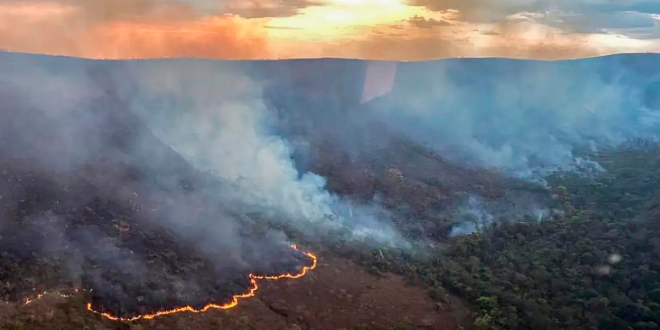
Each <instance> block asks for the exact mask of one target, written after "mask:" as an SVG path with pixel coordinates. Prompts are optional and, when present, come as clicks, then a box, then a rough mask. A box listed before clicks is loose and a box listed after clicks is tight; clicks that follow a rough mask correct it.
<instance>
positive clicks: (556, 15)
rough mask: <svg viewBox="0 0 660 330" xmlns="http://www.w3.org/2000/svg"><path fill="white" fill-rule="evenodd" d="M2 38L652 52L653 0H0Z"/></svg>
mask: <svg viewBox="0 0 660 330" xmlns="http://www.w3.org/2000/svg"><path fill="white" fill-rule="evenodd" d="M0 49H2V50H8V51H19V52H30V53H44V54H55V55H68V56H77V57H85V58H97V59H99V58H106V59H107V58H111V59H127V58H161V57H196V58H216V59H283V58H316V57H342V58H361V59H376V60H403V61H414V60H427V59H434V58H448V57H511V58H529V59H544V60H556V59H569V58H583V57H592V56H598V55H605V54H613V53H626V52H660V0H0Z"/></svg>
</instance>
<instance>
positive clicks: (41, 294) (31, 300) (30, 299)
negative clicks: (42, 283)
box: [23, 289, 78, 306]
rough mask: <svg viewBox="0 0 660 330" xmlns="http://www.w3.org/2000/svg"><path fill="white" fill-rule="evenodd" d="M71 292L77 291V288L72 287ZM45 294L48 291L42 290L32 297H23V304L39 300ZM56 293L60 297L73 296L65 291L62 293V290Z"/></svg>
mask: <svg viewBox="0 0 660 330" xmlns="http://www.w3.org/2000/svg"><path fill="white" fill-rule="evenodd" d="M73 292H78V289H74V290H73ZM47 294H48V291H44V292H42V293H40V294H38V295H37V296H36V297H34V298H25V301H24V302H23V305H24V306H26V305H29V304H31V303H33V302H35V301H37V300H41V298H43V297H44V296H45V295H47ZM57 294H58V295H60V297H62V298H69V297H71V296H73V295H72V294H66V293H62V292H57Z"/></svg>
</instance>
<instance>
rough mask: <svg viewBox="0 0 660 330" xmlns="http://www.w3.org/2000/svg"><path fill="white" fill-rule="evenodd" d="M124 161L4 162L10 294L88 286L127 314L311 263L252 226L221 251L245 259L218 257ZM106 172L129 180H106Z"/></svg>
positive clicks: (98, 305) (3, 262)
mask: <svg viewBox="0 0 660 330" xmlns="http://www.w3.org/2000/svg"><path fill="white" fill-rule="evenodd" d="M106 166H107V168H106ZM119 169H122V166H121V165H119V164H96V165H95V166H86V168H84V169H77V170H76V171H74V172H65V173H44V172H43V171H40V170H38V169H33V168H31V166H30V164H29V163H25V162H22V161H18V160H14V161H12V162H6V161H5V162H4V163H2V164H0V181H1V182H2V195H1V196H2V200H0V208H1V209H2V211H3V215H2V217H3V221H2V226H1V227H0V234H1V235H2V237H1V238H0V251H1V252H0V253H2V258H1V259H0V278H1V279H2V285H1V286H0V296H1V298H2V299H3V300H6V301H22V300H24V299H26V298H32V297H33V296H34V295H35V293H38V292H43V291H49V290H52V289H53V288H56V287H57V288H60V287H64V288H80V289H83V290H84V292H85V293H86V294H85V295H86V298H87V299H88V300H89V301H90V302H91V303H92V305H93V307H94V309H95V310H98V311H102V312H110V313H111V314H113V315H116V316H120V317H133V316H136V315H140V314H148V313H151V312H154V311H159V310H167V309H172V308H176V307H180V306H192V307H194V308H196V309H200V308H202V307H203V306H205V305H207V304H209V303H215V304H224V303H227V302H230V301H231V299H232V296H233V295H237V294H241V293H243V292H245V291H247V290H248V288H249V287H250V285H251V283H250V280H249V278H248V274H249V273H256V274H264V275H275V274H281V273H298V272H299V271H300V268H301V267H302V266H305V265H310V263H311V260H309V258H307V257H306V256H305V255H304V254H302V253H301V252H297V251H294V250H293V249H291V248H290V247H288V246H286V245H282V243H279V242H275V241H272V242H271V241H269V237H266V236H263V233H264V232H263V231H259V230H256V229H255V228H247V227H246V228H244V229H243V232H242V233H241V235H242V237H241V239H242V240H240V241H238V242H239V243H237V244H240V246H236V247H232V248H231V249H230V250H225V251H223V250H222V249H218V250H217V251H215V252H216V253H218V254H229V253H232V252H235V251H238V252H236V253H239V254H240V255H239V257H240V258H241V261H242V263H238V262H236V261H234V260H231V259H227V260H225V261H224V262H221V261H219V260H217V259H215V258H212V256H210V255H209V254H207V253H205V251H202V250H200V247H199V246H197V245H196V244H194V242H193V241H191V240H190V237H182V236H181V234H180V233H176V232H175V230H174V229H176V228H175V227H168V226H163V225H162V224H159V223H158V222H157V221H158V220H159V219H164V218H165V217H164V216H163V215H162V214H160V213H159V212H158V211H157V209H156V208H153V206H155V204H159V205H160V204H166V203H165V201H157V202H156V203H155V204H152V203H153V201H149V200H144V198H143V199H141V198H140V197H139V196H140V195H142V194H144V195H146V196H156V195H157V194H155V193H154V192H151V193H149V190H148V189H147V187H144V186H142V185H133V186H131V185H130V184H131V183H134V182H137V181H139V180H137V178H133V179H129V178H127V177H126V176H131V175H133V176H135V173H134V172H132V171H130V170H126V169H124V170H125V171H124V172H122V171H118V170H119ZM99 177H101V178H103V179H104V180H108V181H114V182H121V183H122V185H121V187H113V185H112V184H109V183H106V184H102V183H100V182H99ZM100 187H103V192H100V191H98V189H99V188H100ZM115 189H117V190H115ZM191 189H192V188H191ZM122 191H124V193H125V194H127V195H128V196H130V197H129V199H128V200H127V201H126V200H123V199H122V198H120V197H118V196H121V195H122ZM138 192H139V193H138ZM160 194H161V195H162V194H163V193H162V192H161V193H160ZM163 196H167V197H168V198H170V199H172V198H177V196H176V195H171V194H165V195H163ZM199 196H200V195H199V194H197V195H196V197H199ZM179 198H181V197H179ZM196 200H198V201H199V199H196ZM180 203H182V202H181V201H179V202H175V203H174V205H177V204H180ZM160 207H161V208H163V209H164V210H163V212H166V213H169V212H172V210H168V207H167V206H160ZM215 215H217V214H215ZM188 216H189V217H190V219H188V220H189V221H194V219H195V216H194V215H192V214H188ZM257 241H258V242H259V244H256V243H255V242H257ZM218 264H219V265H223V267H221V268H219V267H217V265H218Z"/></svg>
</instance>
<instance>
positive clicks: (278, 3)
mask: <svg viewBox="0 0 660 330" xmlns="http://www.w3.org/2000/svg"><path fill="white" fill-rule="evenodd" d="M321 4H322V3H320V2H318V1H313V0H228V1H225V2H224V3H223V5H222V6H221V8H222V10H223V12H225V13H230V14H233V15H238V16H241V17H245V18H262V17H289V16H293V15H295V14H297V13H298V11H299V10H301V9H303V8H306V7H309V6H314V5H321Z"/></svg>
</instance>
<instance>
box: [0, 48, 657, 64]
mask: <svg viewBox="0 0 660 330" xmlns="http://www.w3.org/2000/svg"><path fill="white" fill-rule="evenodd" d="M3 53H5V54H22V55H31V56H44V57H63V58H69V59H78V60H85V61H108V62H110V61H158V60H200V61H224V62H285V61H311V60H340V61H361V62H395V63H421V62H433V61H443V60H513V61H537V62H567V61H579V60H588V59H597V58H605V57H613V56H626V55H632V56H635V55H660V52H613V53H608V54H599V55H594V56H585V57H573V58H560V59H536V58H522V57H503V56H499V57H498V56H483V57H471V56H458V57H437V58H429V59H423V60H383V59H371V58H358V57H331V56H321V57H287V58H242V59H241V58H235V59H234V58H213V57H192V56H189V57H187V56H173V57H135V58H92V57H82V56H74V55H63V54H47V53H33V52H24V51H15V50H9V49H0V54H3Z"/></svg>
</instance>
